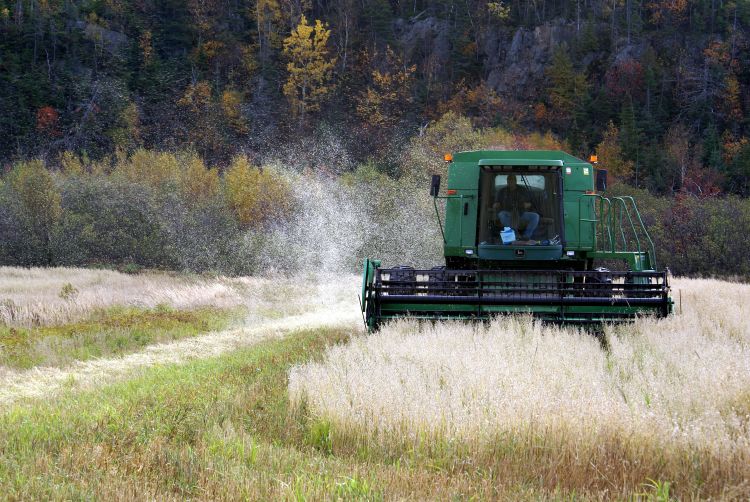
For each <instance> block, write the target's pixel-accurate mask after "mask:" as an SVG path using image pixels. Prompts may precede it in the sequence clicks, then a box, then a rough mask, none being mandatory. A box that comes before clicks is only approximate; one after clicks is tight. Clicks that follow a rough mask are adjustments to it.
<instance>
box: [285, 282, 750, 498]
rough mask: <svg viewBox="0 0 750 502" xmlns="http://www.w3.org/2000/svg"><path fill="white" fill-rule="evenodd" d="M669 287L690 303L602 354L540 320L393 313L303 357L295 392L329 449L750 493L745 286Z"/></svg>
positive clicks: (602, 482) (604, 483)
mask: <svg viewBox="0 0 750 502" xmlns="http://www.w3.org/2000/svg"><path fill="white" fill-rule="evenodd" d="M674 287H675V290H676V292H677V295H676V296H679V295H680V291H679V290H681V296H682V301H683V306H684V313H683V314H682V315H677V316H674V317H670V318H668V319H666V320H663V321H655V320H651V319H641V320H639V321H638V322H636V324H634V325H632V326H624V327H620V328H617V329H611V328H608V330H607V340H608V349H607V350H604V349H603V348H602V346H601V345H600V343H599V341H598V340H597V339H595V338H593V337H591V336H590V335H587V334H580V333H576V332H573V331H566V330H560V329H557V328H551V327H544V326H541V325H539V324H534V323H533V322H532V321H531V320H529V319H510V318H500V319H498V320H496V321H495V322H493V323H492V324H491V325H490V326H489V327H483V326H467V325H464V324H435V325H429V324H425V325H418V324H416V323H404V322H402V323H396V324H392V325H390V326H388V327H386V328H385V329H383V330H382V331H381V332H379V333H376V334H375V335H372V336H369V337H361V338H356V339H355V340H353V341H352V342H351V343H349V344H347V345H345V346H338V347H332V348H330V349H329V350H328V351H327V353H326V355H325V357H324V359H323V361H322V362H319V363H317V362H312V363H308V364H305V365H302V366H299V367H296V368H294V369H293V370H292V371H291V374H290V384H289V391H290V398H291V399H292V400H293V401H295V402H296V403H298V404H300V405H304V406H306V407H307V409H308V410H309V412H310V413H311V414H312V415H313V416H314V417H317V419H318V420H321V421H325V422H327V423H330V424H331V430H332V433H331V435H332V438H333V439H332V449H333V451H334V452H335V451H337V450H338V451H346V450H351V451H357V448H366V449H375V450H378V451H384V452H387V453H388V454H389V455H396V456H399V455H406V454H408V455H413V454H414V452H419V451H422V452H423V453H425V454H426V455H428V456H430V457H435V456H436V455H437V456H438V457H441V458H444V460H445V462H446V465H448V466H452V467H451V468H455V467H456V466H457V465H459V466H460V465H471V466H472V467H473V468H492V469H499V470H501V471H505V472H507V473H509V475H512V476H517V477H520V478H521V479H525V480H527V481H528V480H530V479H531V478H532V477H533V478H534V479H541V481H542V483H543V484H544V485H547V486H548V487H549V488H553V487H555V486H557V485H558V484H561V485H562V486H564V487H566V488H569V489H575V490H584V491H590V490H594V491H601V490H609V491H610V492H614V493H620V494H623V495H625V494H628V493H630V494H632V493H634V492H635V491H637V489H638V486H639V484H641V483H644V482H646V480H647V479H648V478H652V479H656V480H659V479H662V480H669V481H671V482H673V483H674V487H675V490H677V493H681V494H685V495H687V494H701V495H704V496H705V495H714V496H722V497H731V496H738V495H742V494H744V495H747V494H748V493H749V490H750V488H749V487H748V486H747V484H746V481H745V480H746V479H748V477H749V476H750V467H748V466H750V326H748V324H747V321H746V319H747V314H748V312H747V310H746V307H743V305H747V304H748V301H749V300H750V286H748V285H741V284H731V283H723V282H719V281H710V280H677V281H675V286H674ZM743 308H744V309H745V310H743ZM337 438H338V440H337ZM467 463H468V464H467ZM532 472H534V473H536V474H530V473H532ZM535 476H536V477H535Z"/></svg>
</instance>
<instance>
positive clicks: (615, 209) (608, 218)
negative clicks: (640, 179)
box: [578, 193, 657, 270]
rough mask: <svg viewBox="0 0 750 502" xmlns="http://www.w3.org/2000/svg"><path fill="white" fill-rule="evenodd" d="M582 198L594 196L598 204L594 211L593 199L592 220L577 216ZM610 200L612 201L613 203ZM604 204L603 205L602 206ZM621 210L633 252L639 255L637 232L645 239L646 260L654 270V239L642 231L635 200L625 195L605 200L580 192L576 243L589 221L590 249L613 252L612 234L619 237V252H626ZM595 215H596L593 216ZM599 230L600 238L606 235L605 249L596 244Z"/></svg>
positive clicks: (600, 196) (614, 246) (641, 219)
mask: <svg viewBox="0 0 750 502" xmlns="http://www.w3.org/2000/svg"><path fill="white" fill-rule="evenodd" d="M584 197H594V198H596V200H597V202H598V204H599V207H598V211H597V206H596V204H597V202H594V204H595V205H594V207H593V210H594V215H595V217H594V218H593V219H589V218H583V217H582V216H581V215H582V214H583V213H582V211H581V210H582V205H581V202H582V201H583V199H584ZM613 201H614V204H613ZM605 204H606V205H605ZM631 209H632V212H633V213H634V215H635V218H633V214H631ZM623 213H624V215H625V217H627V220H628V225H629V227H630V231H632V232H633V238H634V239H635V244H636V247H637V251H636V252H637V253H638V254H639V255H643V254H644V251H643V246H642V244H641V235H640V233H641V232H642V236H643V237H644V238H645V240H646V241H647V243H648V247H649V249H648V250H647V251H646V252H645V254H647V256H648V259H649V265H650V266H651V267H652V268H653V269H654V270H656V268H657V266H656V247H655V246H654V241H653V240H652V239H651V235H650V234H649V233H648V230H646V225H645V224H644V223H643V218H642V217H641V213H640V211H638V206H637V205H636V203H635V199H633V197H631V196H629V195H625V196H621V197H612V199H609V198H608V197H604V196H603V195H601V194H589V193H586V194H581V196H580V197H579V198H578V214H579V219H578V242H579V245H580V242H581V227H582V224H583V223H590V224H591V225H592V229H593V231H594V232H593V233H594V235H593V239H594V244H593V250H594V251H609V252H612V253H614V252H617V247H618V246H617V239H616V238H615V239H613V237H612V234H613V233H614V234H615V235H618V234H619V236H620V238H622V247H623V249H622V251H623V252H629V251H628V240H627V237H626V235H625V229H624V225H623V224H622V219H623ZM597 215H598V217H596V216H597ZM605 222H606V223H605ZM599 233H601V235H602V237H604V238H606V240H607V243H608V244H609V249H606V244H605V247H604V248H603V249H600V247H599V244H601V243H600V242H599Z"/></svg>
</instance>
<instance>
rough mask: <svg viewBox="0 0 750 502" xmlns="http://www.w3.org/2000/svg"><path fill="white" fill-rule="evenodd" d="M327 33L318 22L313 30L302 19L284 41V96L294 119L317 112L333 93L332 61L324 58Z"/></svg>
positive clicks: (326, 57) (318, 21)
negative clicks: (286, 74)
mask: <svg viewBox="0 0 750 502" xmlns="http://www.w3.org/2000/svg"><path fill="white" fill-rule="evenodd" d="M330 36H331V30H327V29H326V28H325V26H324V25H323V23H322V22H321V21H320V20H317V19H316V20H315V26H310V25H309V24H308V23H307V18H305V16H302V18H301V20H300V22H299V24H298V25H297V27H296V28H295V29H294V30H292V33H291V34H290V35H289V36H288V37H287V38H285V39H284V56H285V57H286V58H287V59H288V61H289V62H288V63H287V65H286V69H287V72H288V73H289V75H288V77H287V81H286V83H285V84H284V96H286V98H287V101H288V102H289V106H290V107H291V109H292V113H293V114H294V115H295V116H299V115H304V114H305V113H308V112H314V111H318V110H320V105H321V103H322V102H323V101H325V99H326V98H327V97H328V95H329V94H330V93H331V92H332V91H333V84H332V83H331V78H332V77H333V66H334V64H335V63H336V58H335V57H334V58H329V57H328V47H327V44H328V37H330Z"/></svg>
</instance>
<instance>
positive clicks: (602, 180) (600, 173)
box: [596, 169, 607, 192]
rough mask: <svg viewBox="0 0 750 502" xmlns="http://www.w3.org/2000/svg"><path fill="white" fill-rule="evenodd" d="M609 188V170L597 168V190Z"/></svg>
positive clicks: (601, 190) (602, 190)
mask: <svg viewBox="0 0 750 502" xmlns="http://www.w3.org/2000/svg"><path fill="white" fill-rule="evenodd" d="M606 190H607V170H606V169H597V170H596V191H597V192H604V191H606Z"/></svg>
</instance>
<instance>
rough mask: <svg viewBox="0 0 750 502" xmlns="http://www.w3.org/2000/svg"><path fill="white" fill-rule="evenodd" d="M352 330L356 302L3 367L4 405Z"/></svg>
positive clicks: (357, 317) (0, 400)
mask: <svg viewBox="0 0 750 502" xmlns="http://www.w3.org/2000/svg"><path fill="white" fill-rule="evenodd" d="M333 326H351V328H352V329H353V330H360V329H362V317H361V312H359V310H358V309H357V306H356V304H355V303H352V302H351V301H346V302H339V303H336V304H334V305H330V306H328V307H326V308H322V309H317V310H314V311H312V312H307V313H304V314H299V315H292V316H287V317H283V318H281V319H276V320H272V321H262V322H258V323H257V324H254V325H251V326H245V327H242V328H236V329H231V330H227V331H221V332H217V333H209V334H206V335H203V336H199V337H195V338H190V339H185V340H179V341H175V342H171V343H162V344H157V345H151V346H149V347H147V348H145V349H144V350H142V351H140V352H136V353H133V354H128V355H125V356H122V357H117V358H110V359H95V360H90V361H80V362H76V363H74V364H72V365H70V366H68V367H65V368H51V367H44V368H33V369H30V370H24V371H14V370H9V369H7V368H2V367H0V406H6V405H9V404H11V403H13V402H15V401H18V400H21V399H25V398H40V397H49V396H53V395H56V394H58V393H59V392H61V391H62V390H69V389H76V390H79V389H80V390H82V389H89V388H93V387H98V386H101V385H105V384H108V383H112V382H114V381H117V380H122V379H125V378H127V377H132V376H134V374H135V373H136V372H137V370H139V369H144V368H147V367H150V366H153V365H157V364H170V363H181V362H184V361H188V360H191V359H200V358H207V357H212V356H216V355H219V354H222V353H225V352H228V351H231V350H234V349H237V348H240V347H246V346H249V345H253V344H255V343H258V342H260V341H262V340H266V339H269V338H279V337H283V336H284V335H286V334H287V333H289V332H291V331H294V330H297V329H304V328H313V327H333Z"/></svg>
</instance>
